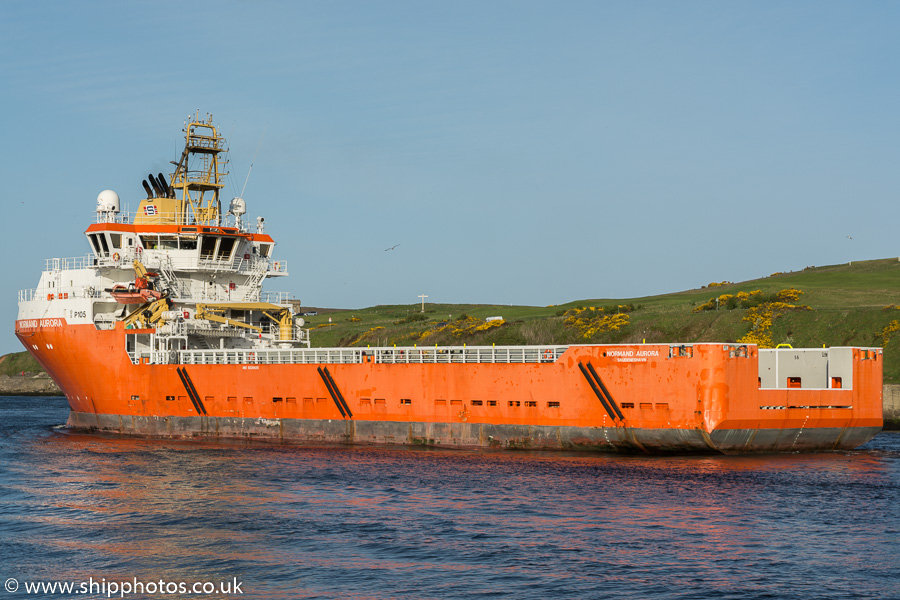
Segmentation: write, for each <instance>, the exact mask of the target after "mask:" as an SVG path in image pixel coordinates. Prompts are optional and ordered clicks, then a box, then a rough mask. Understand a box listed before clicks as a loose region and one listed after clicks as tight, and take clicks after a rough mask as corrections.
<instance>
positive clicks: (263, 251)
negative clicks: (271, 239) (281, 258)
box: [259, 244, 272, 258]
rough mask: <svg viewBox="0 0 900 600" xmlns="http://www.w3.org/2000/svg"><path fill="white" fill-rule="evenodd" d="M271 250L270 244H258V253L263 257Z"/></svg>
mask: <svg viewBox="0 0 900 600" xmlns="http://www.w3.org/2000/svg"><path fill="white" fill-rule="evenodd" d="M271 250H272V244H260V245H259V255H260V256H262V257H263V258H267V257H268V256H269V252H270V251H271Z"/></svg>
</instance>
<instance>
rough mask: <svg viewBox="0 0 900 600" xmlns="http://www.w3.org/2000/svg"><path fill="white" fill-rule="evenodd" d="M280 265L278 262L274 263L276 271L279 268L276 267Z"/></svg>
mask: <svg viewBox="0 0 900 600" xmlns="http://www.w3.org/2000/svg"><path fill="white" fill-rule="evenodd" d="M280 266H281V265H280V264H279V263H275V270H276V271H278V270H279V269H278V267H280Z"/></svg>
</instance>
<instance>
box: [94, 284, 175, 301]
mask: <svg viewBox="0 0 900 600" xmlns="http://www.w3.org/2000/svg"><path fill="white" fill-rule="evenodd" d="M106 291H107V292H109V293H110V294H111V295H112V297H113V299H114V300H115V301H116V302H118V303H119V304H144V303H146V302H153V301H154V300H159V299H160V298H162V292H158V291H156V290H151V289H149V288H140V287H136V286H135V285H134V284H129V285H121V284H119V285H114V286H113V287H111V288H109V289H108V290H106Z"/></svg>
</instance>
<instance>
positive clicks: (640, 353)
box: [606, 350, 659, 357]
mask: <svg viewBox="0 0 900 600" xmlns="http://www.w3.org/2000/svg"><path fill="white" fill-rule="evenodd" d="M606 355H607V356H619V357H635V356H644V357H647V356H659V350H637V351H635V350H607V351H606Z"/></svg>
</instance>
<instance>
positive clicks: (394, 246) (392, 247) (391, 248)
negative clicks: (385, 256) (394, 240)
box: [384, 244, 400, 252]
mask: <svg viewBox="0 0 900 600" xmlns="http://www.w3.org/2000/svg"><path fill="white" fill-rule="evenodd" d="M399 245H400V244H394V245H393V246H391V247H390V248H385V249H384V251H385V252H387V251H388V250H393V249H394V248H396V247H397V246H399Z"/></svg>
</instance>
